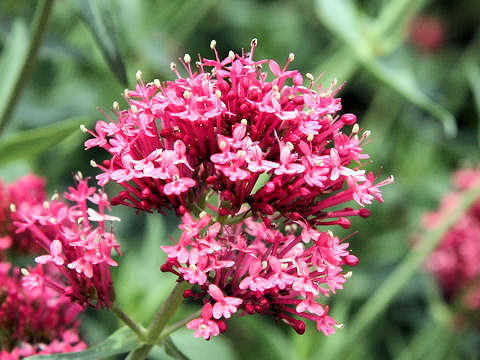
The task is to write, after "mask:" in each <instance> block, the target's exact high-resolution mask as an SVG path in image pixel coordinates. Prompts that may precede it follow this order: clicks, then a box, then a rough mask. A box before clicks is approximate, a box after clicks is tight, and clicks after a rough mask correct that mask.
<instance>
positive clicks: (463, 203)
mask: <svg viewBox="0 0 480 360" xmlns="http://www.w3.org/2000/svg"><path fill="white" fill-rule="evenodd" d="M479 197H480V184H478V183H477V184H476V185H475V186H474V187H472V188H470V189H468V190H467V191H465V192H464V193H463V194H462V196H461V198H460V199H459V202H458V204H457V206H456V207H455V209H454V210H453V211H452V212H451V213H450V216H449V217H448V218H447V219H446V220H445V221H444V222H443V224H441V225H440V226H439V227H438V228H436V229H433V230H431V231H429V232H427V233H426V235H425V237H424V238H423V239H422V242H421V243H420V244H419V245H418V247H416V248H415V249H413V250H411V251H410V252H409V253H408V255H407V256H406V257H405V259H404V260H403V261H402V262H401V263H400V264H399V265H398V266H397V267H396V269H395V270H394V271H393V273H392V274H391V275H390V276H389V277H388V278H387V279H386V280H385V281H384V282H383V284H382V285H381V286H380V287H379V288H378V289H377V291H376V292H375V293H374V294H373V295H372V296H371V297H370V298H369V299H368V300H367V302H366V303H365V304H364V305H363V306H362V307H361V308H360V310H359V311H358V313H357V315H356V316H355V317H354V318H353V319H352V320H351V324H352V326H351V328H350V331H348V333H347V334H345V335H346V336H345V339H344V341H343V342H342V343H341V346H337V347H335V348H332V349H330V351H329V352H328V354H327V355H328V356H327V357H326V358H328V359H340V358H341V354H347V353H348V351H349V349H350V347H351V346H354V344H355V343H357V342H358V341H359V338H360V337H361V336H362V334H367V333H368V328H369V327H370V326H371V325H372V323H373V322H374V321H375V320H376V319H377V317H378V316H380V314H382V312H383V311H384V310H385V309H386V308H387V306H388V305H389V304H390V303H391V302H392V300H393V299H394V298H395V297H396V296H397V295H398V293H399V292H400V291H401V290H402V289H403V288H404V287H405V286H406V285H407V284H408V282H409V281H410V279H411V278H412V277H413V276H414V275H415V273H416V271H417V269H418V268H419V267H420V266H421V265H422V264H423V263H424V262H425V259H426V257H427V256H428V255H429V254H430V253H431V252H432V250H433V249H434V248H435V247H436V246H437V244H438V243H439V242H440V240H441V239H442V238H443V237H444V235H445V234H446V233H447V231H448V230H449V229H450V228H451V227H452V226H453V225H454V224H455V223H456V222H457V221H458V220H459V219H460V217H461V216H463V215H464V213H465V212H466V211H468V209H469V208H470V207H471V206H472V205H473V204H474V203H475V201H477V200H478V198H479Z"/></svg>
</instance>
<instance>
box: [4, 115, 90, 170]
mask: <svg viewBox="0 0 480 360" xmlns="http://www.w3.org/2000/svg"><path fill="white" fill-rule="evenodd" d="M84 122H86V119H85V118H74V119H68V120H63V121H59V122H56V123H54V124H51V125H47V126H42V127H39V128H35V129H31V130H25V131H21V132H18V133H15V134H11V135H7V136H4V137H3V138H2V140H0V165H3V164H6V163H8V162H11V161H15V160H18V159H25V158H30V157H33V156H35V155H38V154H40V153H42V152H44V151H46V150H48V149H50V148H51V147H53V146H55V145H57V144H58V143H59V142H61V141H62V140H64V139H65V138H66V137H68V136H69V135H71V134H72V133H73V132H74V131H78V132H80V130H79V126H80V124H82V123H84Z"/></svg>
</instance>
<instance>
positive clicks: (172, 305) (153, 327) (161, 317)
mask: <svg viewBox="0 0 480 360" xmlns="http://www.w3.org/2000/svg"><path fill="white" fill-rule="evenodd" d="M190 286H191V285H190V284H189V283H188V282H186V281H182V282H180V283H177V285H176V286H175V288H174V289H173V290H172V292H171V293H170V295H169V296H168V298H167V300H166V301H165V302H164V303H163V305H162V306H161V307H160V309H159V310H158V312H157V314H156V315H155V318H154V319H153V321H152V323H151V324H150V326H149V327H148V330H147V334H146V336H145V343H146V344H145V345H143V346H141V347H139V348H138V349H136V350H133V351H132V352H131V353H130V354H129V355H128V357H127V359H129V360H143V359H145V358H146V356H147V355H148V354H149V353H150V351H151V350H152V348H153V346H155V344H157V343H158V341H159V337H160V334H161V332H162V330H163V328H164V327H165V325H167V323H168V321H169V320H170V318H171V317H172V316H173V314H174V313H175V310H177V308H178V307H179V306H180V304H181V303H182V301H183V292H184V291H185V290H186V289H188V288H189V287H190Z"/></svg>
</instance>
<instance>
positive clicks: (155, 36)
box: [0, 0, 480, 360]
mask: <svg viewBox="0 0 480 360" xmlns="http://www.w3.org/2000/svg"><path fill="white" fill-rule="evenodd" d="M39 3H41V2H39ZM32 4H37V2H32V1H27V0H2V1H1V2H0V49H1V50H0V116H3V120H2V123H1V124H2V125H5V127H4V132H3V134H2V135H1V137H0V176H2V177H3V178H4V179H5V180H6V181H13V180H14V179H15V178H16V177H18V176H20V175H23V174H26V173H27V172H29V171H34V172H35V173H37V174H40V175H42V176H45V177H46V178H47V179H48V187H49V190H50V191H51V192H53V191H59V192H63V191H64V190H65V189H66V187H67V186H68V185H70V184H71V183H72V174H73V173H74V172H76V171H77V170H80V171H82V172H83V173H84V174H86V175H91V176H93V175H95V170H94V169H91V168H90V166H89V163H90V159H92V158H94V159H96V160H97V161H99V160H100V159H102V156H105V155H106V154H103V153H101V152H95V151H92V150H91V151H89V152H85V151H83V141H85V139H86V136H85V135H84V134H82V133H81V132H80V130H78V125H79V124H80V123H84V124H86V125H87V126H92V125H93V124H94V123H95V121H96V120H98V119H102V118H104V115H102V113H101V112H100V111H99V110H98V109H99V108H100V109H104V110H105V111H106V112H108V109H110V108H111V106H112V105H111V104H112V102H113V101H114V100H118V101H119V102H120V103H121V106H124V105H125V104H124V103H123V104H122V102H121V99H122V97H121V94H122V92H123V89H124V88H125V87H133V86H134V85H135V72H136V71H137V69H141V70H142V71H143V77H144V79H146V80H149V79H153V78H159V79H160V80H166V79H172V78H173V77H174V76H173V74H172V73H171V72H170V70H169V63H170V62H171V61H175V60H176V59H177V58H178V57H182V56H183V54H184V53H186V52H188V53H189V54H191V55H192V57H193V58H195V56H196V54H202V56H203V57H210V56H212V52H211V50H210V49H209V44H210V40H212V39H215V40H216V41H217V48H218V49H219V51H220V52H221V54H222V56H226V55H227V54H228V50H230V49H232V50H234V51H236V52H238V51H241V49H242V48H247V49H248V48H249V44H250V40H251V39H252V38H254V37H256V38H258V40H259V46H258V48H257V51H256V53H255V57H256V59H261V58H270V59H275V60H276V61H277V62H279V63H283V62H285V61H286V59H287V57H288V54H289V53H290V52H294V53H295V61H294V63H293V64H292V65H291V68H297V69H299V70H300V71H301V72H302V73H306V72H310V73H312V74H314V75H315V76H318V75H320V74H321V73H322V72H325V73H324V75H323V77H322V83H324V84H325V85H326V86H328V85H329V83H330V81H331V80H332V79H333V78H337V79H338V81H339V83H341V82H344V81H346V82H347V83H346V85H345V86H344V87H343V89H342V90H341V92H340V94H339V96H340V97H341V98H342V103H343V107H344V111H345V112H353V113H355V114H357V116H358V118H359V124H360V126H361V127H362V128H366V129H369V130H371V131H372V136H371V141H370V142H369V143H368V145H367V146H366V152H367V153H369V154H370V155H371V158H372V159H373V161H374V164H373V166H372V168H376V169H378V168H379V167H381V168H382V170H381V175H380V177H381V178H385V177H387V176H388V175H390V174H393V175H394V176H395V179H396V181H395V183H394V184H392V185H390V186H388V187H386V188H384V198H385V203H384V204H375V205H374V206H372V207H371V209H372V215H371V217H370V218H368V219H355V221H354V222H353V225H352V228H351V229H350V230H347V231H345V230H342V229H336V228H335V229H334V231H335V233H336V234H338V235H339V236H347V235H348V234H350V233H352V232H353V231H355V230H359V233H358V234H356V235H355V236H353V237H352V238H350V244H351V247H352V249H353V251H354V254H356V255H357V256H358V257H359V258H360V263H359V265H358V266H357V267H356V268H355V269H353V270H354V271H353V277H352V279H350V280H349V281H348V282H347V283H346V286H345V290H344V291H341V292H339V293H338V294H337V295H336V296H334V297H333V298H332V299H331V301H330V303H331V308H332V311H333V314H334V317H335V318H336V319H337V320H338V321H339V322H342V323H344V324H345V327H344V328H343V329H340V330H338V331H337V333H336V334H335V335H332V336H330V337H329V338H326V337H325V336H324V335H322V334H319V333H317V331H316V330H315V329H314V328H313V326H310V327H309V328H308V329H307V332H306V334H304V335H303V336H298V335H297V334H295V333H294V332H293V331H292V330H291V329H290V328H288V327H287V326H283V324H275V323H273V322H272V321H270V320H271V319H262V318H259V317H248V318H247V317H245V318H240V319H233V320H231V321H230V322H229V330H228V331H227V333H226V334H224V335H222V336H220V337H218V338H216V339H212V340H211V341H209V342H206V341H204V340H197V339H193V337H192V332H190V331H188V330H186V329H184V330H182V331H179V332H178V333H176V334H175V335H174V336H173V340H174V341H175V343H176V344H177V346H178V347H179V348H181V349H182V350H183V351H184V352H185V353H186V354H187V355H189V356H191V358H192V359H227V360H228V359H247V358H253V359H273V358H276V359H285V360H287V359H288V360H291V359H293V360H295V359H298V360H300V359H349V360H354V359H401V360H406V359H476V358H479V357H480V336H479V333H478V330H477V329H476V328H475V324H468V323H464V324H462V325H459V324H458V321H455V319H456V315H455V312H454V310H453V309H452V308H451V307H449V305H448V304H446V303H445V302H444V300H443V298H442V295H441V290H439V289H438V288H437V285H436V284H435V282H434V280H433V279H432V278H431V277H430V276H428V275H426V274H424V273H423V272H422V270H421V266H419V270H418V271H415V270H416V269H415V268H414V267H411V268H410V270H409V271H410V273H409V274H408V276H406V277H403V278H402V280H401V281H400V280H398V279H400V278H399V277H397V278H391V277H389V276H390V275H391V273H392V272H393V271H394V269H396V267H397V266H398V264H400V263H402V261H404V259H405V257H406V256H408V254H411V245H412V239H413V238H414V236H415V234H419V233H421V232H422V229H421V216H422V214H423V213H424V212H425V211H428V210H432V209H434V208H435V207H436V206H437V204H438V202H439V199H440V198H441V196H442V195H443V194H444V193H445V192H446V191H448V189H449V187H450V183H449V182H450V174H451V172H452V171H453V170H454V169H456V168H458V167H462V166H475V165H478V161H479V152H478V151H479V144H480V126H479V124H480V122H479V116H480V31H479V30H480V27H479V19H480V1H478V0H456V1H454V0H442V1H426V0H363V1H356V2H355V1H353V0H352V1H348V0H297V1H287V0H268V1H267V0H263V1H262V0H242V1H239V0H178V1H172V0H168V1H167V0H165V1H158V0H157V1H155V0H143V1H141V0H116V1H113V0H111V1H107V0H96V1H95V0H58V1H56V2H54V6H53V10H52V13H51V16H50V21H49V23H48V26H47V28H46V31H45V34H44V36H43V38H42V42H41V46H40V48H39V52H38V56H37V58H36V61H32V63H31V64H28V68H29V70H30V74H28V73H27V74H26V75H27V76H26V77H25V78H24V79H22V84H21V85H22V86H20V87H19V88H15V86H14V85H15V79H18V78H19V76H20V75H19V74H20V73H21V69H20V68H21V66H22V61H23V60H22V59H24V57H25V54H26V53H27V50H28V42H29V34H28V31H29V29H31V27H32V26H34V25H32V24H33V23H34V21H33V19H34V17H35V14H34V12H35V9H34V6H32ZM31 60H34V59H31ZM23 75H25V74H23ZM23 75H22V76H23ZM28 75H30V76H28ZM8 106H10V107H11V109H12V112H11V115H10V116H8V117H7V116H5V111H4V110H5V108H7V107H8ZM7 115H8V114H7ZM66 119H70V120H66ZM29 129H30V130H29ZM31 129H34V130H33V131H32V130H31ZM26 130H29V131H26ZM25 131H26V132H25ZM114 213H115V215H117V216H121V217H122V219H123V221H122V223H121V226H119V227H118V228H116V229H115V232H116V233H117V235H118V237H119V239H120V241H121V243H122V248H123V250H124V256H123V257H122V258H121V259H120V266H119V267H118V268H117V269H115V270H114V271H115V277H116V291H117V297H118V301H119V303H120V304H121V305H122V307H123V308H124V310H125V311H126V312H127V313H129V314H131V316H132V317H133V318H134V319H135V320H138V321H142V322H146V323H148V320H149V319H150V318H151V317H152V314H153V313H154V312H155V311H156V309H157V306H158V305H159V304H160V303H161V301H162V299H164V298H165V297H166V296H167V295H168V292H169V290H170V289H171V288H172V287H173V284H174V278H173V277H172V276H169V275H164V274H162V273H160V271H159V266H160V265H161V263H162V260H163V259H164V255H163V254H162V252H161V250H160V248H159V246H160V245H161V244H165V243H167V242H168V237H169V236H174V237H175V235H176V234H177V233H176V232H175V228H176V226H177V221H178V220H177V219H176V218H175V217H174V216H168V217H162V216H160V215H148V216H146V215H136V214H135V212H134V211H133V210H132V209H122V208H116V209H114ZM412 263H413V262H412ZM407 268H408V266H407ZM404 274H406V272H404ZM397 280H398V281H399V282H398V284H393V285H391V287H395V286H397V285H398V289H397V290H395V291H393V290H391V289H390V291H391V292H390V294H391V298H388V299H387V298H386V297H384V299H385V302H386V303H385V304H380V303H378V304H377V305H378V306H379V308H378V309H375V306H376V303H372V301H371V299H372V294H373V293H375V291H376V290H377V289H379V288H380V287H381V286H382V284H383V286H384V287H385V286H388V284H389V282H391V281H397ZM392 291H393V292H392ZM369 299H370V304H371V305H369V306H370V307H368V309H367V310H365V311H366V312H365V311H364V313H363V315H362V316H363V320H362V316H359V317H357V314H358V313H359V309H361V308H362V306H363V304H365V303H366V302H368V301H369ZM383 306H384V307H385V309H383ZM380 307H381V308H380ZM193 309H196V307H195V305H193V304H191V305H190V304H186V305H185V306H184V308H183V310H182V313H183V315H186V314H188V313H190V312H192V311H193ZM372 309H373V310H372ZM380 310H384V311H380ZM181 315H182V314H179V315H178V317H179V318H181ZM365 319H367V320H365ZM361 321H363V322H364V323H365V324H362V325H358V324H359V323H360V322H361ZM356 324H357V325H356ZM118 326H119V324H118V323H117V322H116V319H115V318H114V317H113V316H112V315H111V314H109V313H107V312H101V313H95V312H89V313H88V314H87V315H86V317H85V320H84V325H83V328H84V333H85V334H86V336H87V337H88V339H89V342H90V343H91V344H96V343H98V342H100V341H101V340H102V339H104V338H106V337H107V336H108V335H109V334H110V333H111V332H112V331H113V330H114V329H116V328H117V327H118ZM150 358H151V359H164V358H167V357H166V354H165V353H163V352H162V351H161V350H158V351H156V352H154V353H152V355H151V357H150Z"/></svg>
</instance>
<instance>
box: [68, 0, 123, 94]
mask: <svg viewBox="0 0 480 360" xmlns="http://www.w3.org/2000/svg"><path fill="white" fill-rule="evenodd" d="M73 3H74V6H75V8H76V10H77V13H78V14H79V15H80V17H81V18H82V20H83V21H84V22H85V24H86V25H87V27H88V28H89V30H90V31H91V32H92V34H93V37H94V38H95V41H96V42H97V45H98V46H99V47H100V50H101V51H102V54H103V56H104V57H105V60H106V61H107V63H108V66H109V67H110V70H111V71H112V72H113V74H114V75H115V76H116V77H117V79H118V81H119V82H120V83H121V84H122V85H123V86H125V87H126V86H128V80H127V72H126V68H125V62H124V60H123V56H122V53H121V51H120V46H119V45H118V41H117V37H116V36H115V27H114V25H113V20H112V12H111V11H110V9H109V8H108V3H109V2H108V1H98V0H86V1H85V0H73Z"/></svg>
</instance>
